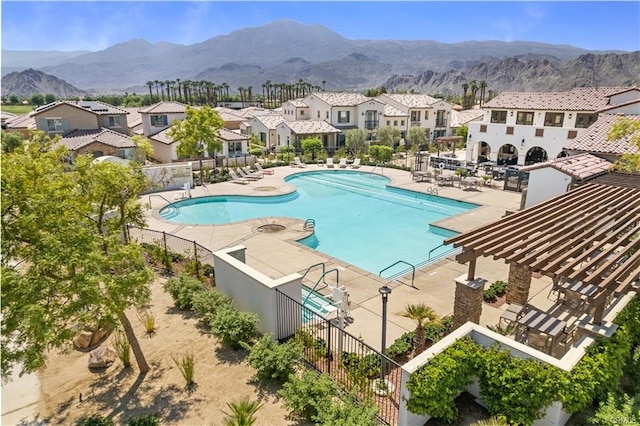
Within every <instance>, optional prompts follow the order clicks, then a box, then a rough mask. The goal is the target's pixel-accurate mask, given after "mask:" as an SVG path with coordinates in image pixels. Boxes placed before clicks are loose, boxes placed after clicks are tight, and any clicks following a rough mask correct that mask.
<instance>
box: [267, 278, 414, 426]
mask: <svg viewBox="0 0 640 426" xmlns="http://www.w3.org/2000/svg"><path fill="white" fill-rule="evenodd" d="M276 311H277V321H278V335H279V336H280V337H281V340H289V339H296V340H297V341H298V342H300V343H301V344H302V345H303V347H304V359H305V361H306V362H307V364H308V365H309V366H311V367H312V368H314V369H316V370H317V371H319V372H321V373H327V374H328V375H329V376H330V377H331V378H332V379H333V380H334V381H335V382H336V383H337V384H338V386H339V387H340V388H341V389H343V390H344V391H347V392H352V393H353V394H355V395H356V396H357V397H358V399H360V400H362V401H371V402H373V403H375V404H376V405H377V406H378V418H379V420H380V421H382V422H384V423H385V424H389V425H396V424H398V411H399V407H400V391H401V389H400V388H401V383H402V369H401V368H400V365H399V364H398V363H396V362H395V361H393V360H392V359H390V358H388V357H387V356H386V355H383V354H382V353H380V352H379V351H377V350H376V349H374V348H372V347H371V346H369V345H367V344H366V343H364V342H363V341H362V340H361V339H359V338H357V337H355V336H353V335H352V334H350V333H349V332H347V331H345V330H344V329H342V328H340V327H339V324H338V320H337V319H333V320H327V319H325V318H323V317H322V316H321V315H319V314H317V313H316V312H314V311H312V310H311V309H309V308H307V307H305V306H303V305H302V304H301V303H300V302H298V301H297V300H295V299H292V298H291V297H289V296H287V295H286V294H284V293H282V292H280V291H278V290H277V289H276Z"/></svg>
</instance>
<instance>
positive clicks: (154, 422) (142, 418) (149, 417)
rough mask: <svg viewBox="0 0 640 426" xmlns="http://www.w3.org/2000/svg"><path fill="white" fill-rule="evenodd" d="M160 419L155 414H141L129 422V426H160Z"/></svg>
mask: <svg viewBox="0 0 640 426" xmlns="http://www.w3.org/2000/svg"><path fill="white" fill-rule="evenodd" d="M159 425H160V419H159V418H158V416H157V415H155V414H139V415H137V416H135V417H132V418H130V419H129V421H128V422H127V426H159Z"/></svg>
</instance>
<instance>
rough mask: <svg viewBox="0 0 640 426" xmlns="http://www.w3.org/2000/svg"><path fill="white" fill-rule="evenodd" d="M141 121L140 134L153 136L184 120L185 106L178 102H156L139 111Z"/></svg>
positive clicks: (185, 114)
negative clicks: (176, 121)
mask: <svg viewBox="0 0 640 426" xmlns="http://www.w3.org/2000/svg"><path fill="white" fill-rule="evenodd" d="M139 112H140V119H141V120H142V133H143V134H144V135H145V136H147V137H150V136H153V135H155V134H156V133H159V132H161V131H163V130H164V129H167V128H169V127H170V126H171V123H173V122H174V121H175V120H184V119H185V117H186V116H187V105H185V104H183V103H180V102H158V103H157V104H153V105H150V106H148V107H146V108H142V109H140V110H139Z"/></svg>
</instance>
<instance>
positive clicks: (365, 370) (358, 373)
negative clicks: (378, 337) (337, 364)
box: [341, 352, 381, 379]
mask: <svg viewBox="0 0 640 426" xmlns="http://www.w3.org/2000/svg"><path fill="white" fill-rule="evenodd" d="M341 361H342V365H343V366H344V368H345V370H346V371H347V374H348V375H349V376H350V377H351V378H352V379H361V378H366V379H373V378H375V377H377V376H379V375H380V367H381V363H380V356H379V355H377V354H368V355H364V356H360V355H358V354H355V353H353V352H344V353H343V354H342V359H341Z"/></svg>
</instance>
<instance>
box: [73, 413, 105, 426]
mask: <svg viewBox="0 0 640 426" xmlns="http://www.w3.org/2000/svg"><path fill="white" fill-rule="evenodd" d="M76 426H113V420H111V419H108V418H106V417H104V416H101V415H99V414H94V415H92V416H87V417H82V418H80V420H78V421H77V422H76Z"/></svg>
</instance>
